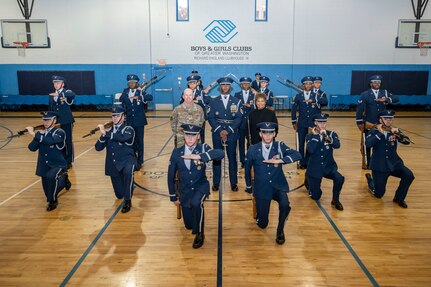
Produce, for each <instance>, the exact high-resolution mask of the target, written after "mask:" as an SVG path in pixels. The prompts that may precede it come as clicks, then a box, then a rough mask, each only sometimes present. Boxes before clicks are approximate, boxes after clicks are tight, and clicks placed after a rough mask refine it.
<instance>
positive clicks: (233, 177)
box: [212, 134, 238, 186]
mask: <svg viewBox="0 0 431 287" xmlns="http://www.w3.org/2000/svg"><path fill="white" fill-rule="evenodd" d="M212 140H213V146H214V149H222V150H223V149H224V147H223V144H222V141H221V139H220V137H219V136H218V135H214V134H213V135H212ZM237 142H238V141H237V139H235V140H228V141H226V145H227V146H226V151H227V158H228V159H229V181H230V185H231V186H232V185H236V184H237V183H238V163H237V158H236V145H237ZM224 172H226V171H224ZM223 176H224V175H223ZM220 180H221V160H214V161H213V184H214V185H220Z"/></svg>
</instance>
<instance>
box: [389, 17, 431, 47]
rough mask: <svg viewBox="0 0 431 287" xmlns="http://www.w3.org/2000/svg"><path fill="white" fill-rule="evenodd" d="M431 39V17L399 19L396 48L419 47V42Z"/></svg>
mask: <svg viewBox="0 0 431 287" xmlns="http://www.w3.org/2000/svg"><path fill="white" fill-rule="evenodd" d="M430 41H431V19H423V20H407V19H404V20H399V21H398V37H397V38H396V41H395V47H396V48H418V45H417V43H418V42H430Z"/></svg>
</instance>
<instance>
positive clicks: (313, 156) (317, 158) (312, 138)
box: [305, 114, 344, 210]
mask: <svg viewBox="0 0 431 287" xmlns="http://www.w3.org/2000/svg"><path fill="white" fill-rule="evenodd" d="M328 117H329V115H328V114H315V115H314V116H313V117H312V120H313V122H314V125H315V127H314V128H313V129H312V133H310V134H308V135H307V137H306V141H307V153H308V163H307V171H306V173H305V174H306V176H307V178H308V187H309V193H310V197H311V198H312V199H314V200H319V199H320V197H321V196H322V190H321V189H320V187H321V184H322V178H328V179H330V180H332V181H333V184H334V185H333V188H332V202H331V205H333V206H334V207H335V208H336V209H337V210H343V205H342V204H341V202H340V192H341V188H342V187H343V184H344V176H342V175H341V174H340V173H339V172H338V166H337V163H336V162H335V160H334V153H333V151H334V149H338V148H340V140H339V138H338V135H337V133H336V132H334V131H329V130H326V123H327V120H328Z"/></svg>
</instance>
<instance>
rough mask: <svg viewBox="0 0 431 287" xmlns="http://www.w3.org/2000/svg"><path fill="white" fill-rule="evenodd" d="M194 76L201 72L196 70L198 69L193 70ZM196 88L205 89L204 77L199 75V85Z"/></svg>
mask: <svg viewBox="0 0 431 287" xmlns="http://www.w3.org/2000/svg"><path fill="white" fill-rule="evenodd" d="M192 76H199V72H198V71H196V70H193V71H192ZM196 89H197V90H200V91H201V90H203V89H204V86H203V84H202V78H201V77H200V76H199V80H197V86H196Z"/></svg>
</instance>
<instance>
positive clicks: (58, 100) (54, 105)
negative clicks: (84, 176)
mask: <svg viewBox="0 0 431 287" xmlns="http://www.w3.org/2000/svg"><path fill="white" fill-rule="evenodd" d="M52 83H53V84H54V89H55V92H54V93H51V94H49V95H50V97H49V104H48V106H49V110H50V111H54V112H56V113H57V114H58V118H57V123H59V124H60V127H61V129H62V130H63V131H64V132H65V133H66V146H65V148H64V149H63V155H64V157H65V159H66V162H67V168H71V167H72V163H73V160H74V151H73V141H72V130H73V123H74V122H75V119H74V118H73V114H72V111H71V109H70V106H71V105H72V104H73V101H74V100H75V93H74V92H73V91H71V90H66V89H65V88H64V86H65V83H66V79H65V78H64V77H62V76H52Z"/></svg>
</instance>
